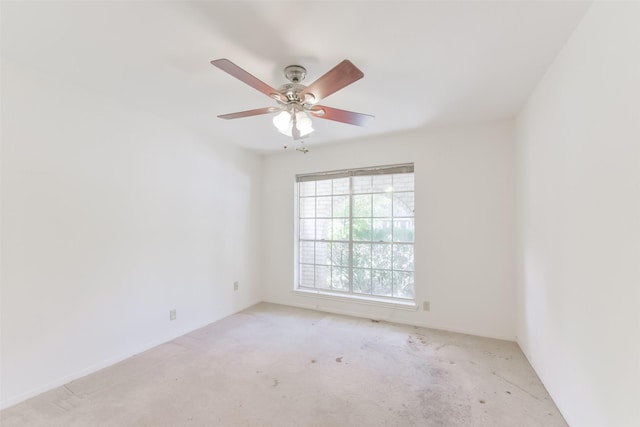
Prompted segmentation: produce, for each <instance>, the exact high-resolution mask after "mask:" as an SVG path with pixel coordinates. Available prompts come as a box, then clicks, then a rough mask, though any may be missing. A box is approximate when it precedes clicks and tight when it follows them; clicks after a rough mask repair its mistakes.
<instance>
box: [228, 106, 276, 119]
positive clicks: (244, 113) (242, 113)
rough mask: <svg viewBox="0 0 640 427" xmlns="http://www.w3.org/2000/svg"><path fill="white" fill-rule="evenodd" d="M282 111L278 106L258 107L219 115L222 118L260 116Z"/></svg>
mask: <svg viewBox="0 0 640 427" xmlns="http://www.w3.org/2000/svg"><path fill="white" fill-rule="evenodd" d="M276 111H280V108H278V107H265V108H256V109H255V110H247V111H239V112H237V113H229V114H222V115H220V116H218V117H220V118H221V119H227V120H229V119H240V118H242V117H251V116H259V115H261V114H269V113H274V112H276Z"/></svg>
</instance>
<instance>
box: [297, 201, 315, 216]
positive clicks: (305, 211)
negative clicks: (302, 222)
mask: <svg viewBox="0 0 640 427" xmlns="http://www.w3.org/2000/svg"><path fill="white" fill-rule="evenodd" d="M315 216H316V198H315V197H301V198H300V218H313V217H315Z"/></svg>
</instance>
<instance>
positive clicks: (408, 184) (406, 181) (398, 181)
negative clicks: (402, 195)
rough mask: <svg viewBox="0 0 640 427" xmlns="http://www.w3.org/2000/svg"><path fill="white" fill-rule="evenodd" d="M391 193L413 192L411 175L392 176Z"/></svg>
mask: <svg viewBox="0 0 640 427" xmlns="http://www.w3.org/2000/svg"><path fill="white" fill-rule="evenodd" d="M393 191H413V174H412V173H399V174H396V175H393Z"/></svg>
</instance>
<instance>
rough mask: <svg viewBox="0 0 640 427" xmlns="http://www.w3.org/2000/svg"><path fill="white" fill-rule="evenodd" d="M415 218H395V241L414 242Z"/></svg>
mask: <svg viewBox="0 0 640 427" xmlns="http://www.w3.org/2000/svg"><path fill="white" fill-rule="evenodd" d="M413 237H414V232H413V218H402V219H394V220H393V241H394V242H413Z"/></svg>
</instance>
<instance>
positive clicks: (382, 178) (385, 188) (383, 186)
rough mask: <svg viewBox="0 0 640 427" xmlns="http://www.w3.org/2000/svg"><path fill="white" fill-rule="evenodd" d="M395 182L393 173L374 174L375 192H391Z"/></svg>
mask: <svg viewBox="0 0 640 427" xmlns="http://www.w3.org/2000/svg"><path fill="white" fill-rule="evenodd" d="M392 185H393V182H392V178H391V175H375V176H373V192H374V193H386V192H390V191H391V190H392V189H393V188H392Z"/></svg>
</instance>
